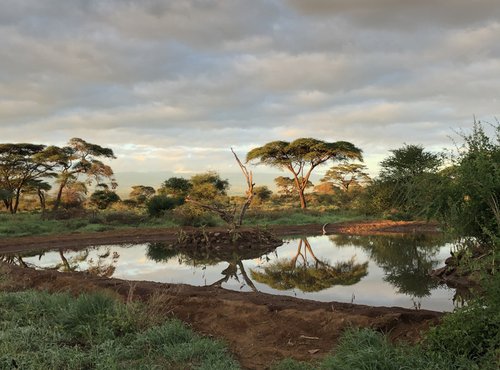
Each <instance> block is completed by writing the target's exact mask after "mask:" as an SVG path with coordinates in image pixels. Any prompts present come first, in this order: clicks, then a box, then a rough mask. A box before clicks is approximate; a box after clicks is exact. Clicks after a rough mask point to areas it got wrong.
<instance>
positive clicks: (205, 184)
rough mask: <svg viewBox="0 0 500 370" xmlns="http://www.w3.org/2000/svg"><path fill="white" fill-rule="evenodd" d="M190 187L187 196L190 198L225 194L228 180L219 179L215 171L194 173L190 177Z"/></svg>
mask: <svg viewBox="0 0 500 370" xmlns="http://www.w3.org/2000/svg"><path fill="white" fill-rule="evenodd" d="M190 183H191V189H190V191H189V196H190V197H191V198H195V197H199V198H210V197H216V196H220V195H227V190H228V189H229V181H228V180H227V179H226V180H223V179H221V177H220V175H219V174H218V173H217V172H215V171H207V172H205V173H201V174H196V175H194V176H192V177H191V179H190Z"/></svg>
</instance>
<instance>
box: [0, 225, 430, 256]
mask: <svg viewBox="0 0 500 370" xmlns="http://www.w3.org/2000/svg"><path fill="white" fill-rule="evenodd" d="M265 229H267V230H269V231H271V232H273V233H274V234H276V236H278V237H283V236H285V235H321V234H322V233H323V230H324V232H325V233H326V234H353V235H370V234H371V235H374V234H379V235H380V234H394V233H398V234H404V233H437V232H439V230H438V228H437V226H436V225H435V224H432V223H425V222H421V221H411V222H408V221H387V220H382V221H362V222H344V223H331V224H326V225H320V224H311V225H292V226H288V225H287V226H285V225H283V226H281V225H280V226H270V227H267V228H265ZM180 230H182V232H184V233H186V234H192V233H194V232H196V231H197V230H199V229H196V228H193V227H183V228H134V229H121V230H111V231H104V232H99V233H88V234H80V233H74V234H60V235H46V236H44V235H41V236H29V237H17V238H1V239H0V252H1V253H12V252H25V251H34V250H40V249H48V248H71V249H78V248H85V247H89V246H95V245H105V244H122V243H123V244H133V243H148V242H170V243H174V242H176V241H177V240H178V236H179V232H180ZM206 230H207V231H209V232H212V233H216V232H227V228H225V227H212V228H206ZM252 230H255V228H253V227H242V228H241V229H239V231H240V232H245V231H252Z"/></svg>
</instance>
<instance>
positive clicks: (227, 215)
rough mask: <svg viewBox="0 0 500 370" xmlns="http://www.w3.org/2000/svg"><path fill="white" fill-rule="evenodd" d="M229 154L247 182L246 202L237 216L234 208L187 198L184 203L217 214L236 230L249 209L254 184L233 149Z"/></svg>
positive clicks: (251, 175)
mask: <svg viewBox="0 0 500 370" xmlns="http://www.w3.org/2000/svg"><path fill="white" fill-rule="evenodd" d="M231 152H232V153H233V155H234V158H235V159H236V162H237V163H238V165H239V166H240V169H241V172H242V173H243V176H245V179H246V182H247V190H246V191H245V195H246V200H245V202H244V203H243V204H242V205H241V208H240V211H239V212H238V214H237V213H236V209H237V207H236V206H233V207H224V206H218V205H212V204H205V203H202V202H200V201H197V200H195V199H191V198H190V197H189V196H187V197H186V202H189V203H192V204H195V205H197V206H198V207H201V208H203V209H206V210H208V211H212V212H214V213H217V214H218V215H219V217H220V218H222V219H223V220H224V221H225V222H227V223H228V224H229V225H230V226H231V227H232V228H238V227H240V226H241V225H242V224H243V218H244V217H245V213H246V211H247V210H248V208H249V207H250V204H251V203H252V199H253V196H254V186H255V183H254V182H253V174H252V171H248V169H247V168H246V166H245V165H244V164H243V163H241V161H240V159H239V158H238V156H237V155H236V153H235V152H234V150H233V148H231Z"/></svg>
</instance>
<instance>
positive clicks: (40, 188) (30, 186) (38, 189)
mask: <svg viewBox="0 0 500 370" xmlns="http://www.w3.org/2000/svg"><path fill="white" fill-rule="evenodd" d="M50 189H52V185H50V184H49V183H48V182H46V181H44V180H40V179H34V180H30V181H29V182H28V183H27V185H26V187H25V189H24V191H25V192H26V193H33V194H36V195H37V196H38V199H39V200H40V208H41V209H42V211H45V208H46V198H47V192H48V191H49V190H50Z"/></svg>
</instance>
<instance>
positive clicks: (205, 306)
mask: <svg viewBox="0 0 500 370" xmlns="http://www.w3.org/2000/svg"><path fill="white" fill-rule="evenodd" d="M0 269H1V270H0V274H1V275H3V277H5V278H6V279H2V280H3V282H4V283H3V286H2V287H1V288H3V289H4V290H9V291H18V290H25V289H39V290H48V291H51V292H60V291H70V292H72V293H74V294H78V293H81V292H89V291H96V290H107V291H111V292H113V294H118V295H119V296H120V297H121V298H122V299H123V300H132V299H133V300H142V301H146V302H148V305H147V306H148V309H150V310H153V311H156V313H157V314H164V315H172V316H175V317H178V318H179V319H181V320H183V321H184V322H186V323H188V324H189V325H191V326H192V327H193V328H194V329H195V330H196V331H197V332H200V333H202V334H206V335H209V336H213V337H216V338H221V339H223V340H225V341H226V342H227V343H228V345H229V347H230V349H231V351H232V352H233V353H234V354H235V356H236V358H237V359H238V360H239V361H240V363H241V364H242V366H243V367H245V368H248V369H264V368H267V367H268V365H269V364H271V363H273V362H275V361H279V360H281V359H283V358H286V357H292V358H295V359H299V360H313V359H317V358H320V357H322V356H324V355H325V354H326V353H328V352H329V351H330V350H331V349H332V348H334V346H335V345H336V343H337V341H338V338H339V336H340V335H341V333H342V332H343V331H344V330H345V329H346V328H348V327H352V326H355V327H371V328H374V329H376V330H379V331H381V332H384V333H388V334H389V336H390V337H391V338H392V339H393V340H405V341H410V342H413V341H416V340H418V338H419V336H420V332H421V331H424V330H426V329H427V328H428V327H429V325H431V324H433V323H436V322H437V321H438V320H439V317H440V316H441V314H440V313H437V312H432V311H425V310H418V311H417V310H408V309H403V308H397V307H392V308H391V307H369V306H363V305H354V304H345V303H337V302H330V303H322V302H314V301H308V300H301V299H297V298H292V297H285V296H273V295H269V294H265V293H242V292H234V291H229V290H225V289H222V288H217V287H194V286H189V285H183V284H161V283H154V282H147V281H137V282H131V281H125V280H120V279H112V278H103V277H96V276H93V275H90V274H85V273H76V272H73V273H62V272H55V271H37V270H33V269H28V268H21V267H17V266H12V265H2V264H0Z"/></svg>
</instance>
